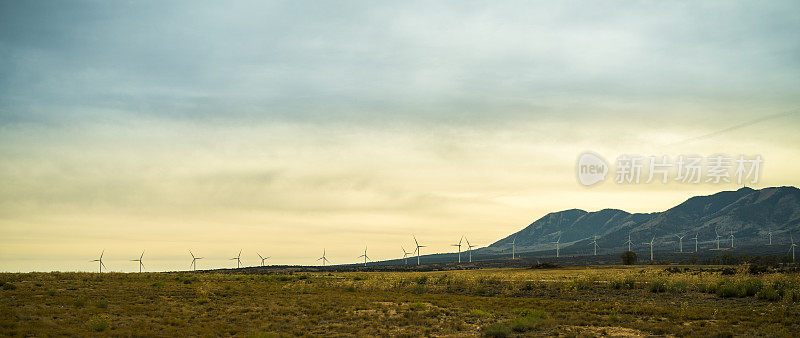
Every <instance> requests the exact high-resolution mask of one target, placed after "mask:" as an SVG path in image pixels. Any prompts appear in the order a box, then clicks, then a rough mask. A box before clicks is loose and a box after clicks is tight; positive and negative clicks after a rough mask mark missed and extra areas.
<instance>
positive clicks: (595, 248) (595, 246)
mask: <svg viewBox="0 0 800 338" xmlns="http://www.w3.org/2000/svg"><path fill="white" fill-rule="evenodd" d="M589 245H592V246H594V255H595V256H597V248H598V247H600V246H599V245H597V235H595V236H594V238H593V239H592V242H591V243H589Z"/></svg>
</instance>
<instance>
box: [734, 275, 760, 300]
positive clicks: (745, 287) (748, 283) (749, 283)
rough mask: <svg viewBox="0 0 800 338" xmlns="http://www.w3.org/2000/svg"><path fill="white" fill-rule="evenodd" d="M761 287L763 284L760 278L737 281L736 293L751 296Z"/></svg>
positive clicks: (740, 295) (741, 295)
mask: <svg viewBox="0 0 800 338" xmlns="http://www.w3.org/2000/svg"><path fill="white" fill-rule="evenodd" d="M763 287H764V284H763V283H762V282H761V280H760V279H756V278H751V279H748V280H745V281H742V282H740V283H739V285H738V290H737V295H738V296H739V297H752V296H755V295H756V294H757V293H758V292H759V291H761V289H762V288H763Z"/></svg>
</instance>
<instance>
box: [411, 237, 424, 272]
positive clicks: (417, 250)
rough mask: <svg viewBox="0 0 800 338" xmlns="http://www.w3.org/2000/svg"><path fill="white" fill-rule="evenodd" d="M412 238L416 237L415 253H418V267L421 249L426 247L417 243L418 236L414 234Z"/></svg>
mask: <svg viewBox="0 0 800 338" xmlns="http://www.w3.org/2000/svg"><path fill="white" fill-rule="evenodd" d="M411 236H412V237H414V245H416V246H417V249H416V250H414V251H415V252H416V253H417V265H419V254H420V250H419V248H424V247H425V246H424V245H419V242H417V236H415V235H414V234H412V235H411Z"/></svg>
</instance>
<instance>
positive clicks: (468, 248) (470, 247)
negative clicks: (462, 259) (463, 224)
mask: <svg viewBox="0 0 800 338" xmlns="http://www.w3.org/2000/svg"><path fill="white" fill-rule="evenodd" d="M464 240H466V241H467V252H468V253H469V262H470V263H472V248H474V247H476V246H477V245H472V244H469V239H467V237H466V236H464Z"/></svg>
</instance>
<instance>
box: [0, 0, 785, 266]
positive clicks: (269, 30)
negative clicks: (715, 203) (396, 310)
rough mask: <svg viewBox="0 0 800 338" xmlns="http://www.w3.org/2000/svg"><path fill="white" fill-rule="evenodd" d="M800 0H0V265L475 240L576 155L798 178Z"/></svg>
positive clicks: (664, 195) (618, 204)
mask: <svg viewBox="0 0 800 338" xmlns="http://www.w3.org/2000/svg"><path fill="white" fill-rule="evenodd" d="M798 12H800V3H798V2H797V1H769V2H756V1H709V2H702V3H698V2H694V1H674V2H647V1H641V2H639V1H553V2H531V1H520V2H515V1H509V2H501V3H498V2H496V1H424V2H423V1H419V2H417V1H403V2H396V1H393V2H390V1H313V2H312V1H285V2H283V1H280V2H279V1H258V2H247V1H233V2H211V1H170V2H168V3H159V2H126V3H123V2H109V1H60V2H48V1H24V2H12V1H4V2H0V159H2V160H0V271H11V272H16V271H52V270H59V271H94V270H95V269H96V268H97V267H96V264H95V263H91V262H89V261H90V260H92V259H95V258H97V256H99V254H100V252H101V251H102V250H105V254H104V261H105V263H106V265H107V266H108V268H109V269H111V270H112V271H126V272H130V271H135V270H137V263H136V262H131V261H130V260H131V259H135V258H138V256H139V254H140V253H141V252H142V251H143V250H144V251H145V256H144V264H145V268H146V269H147V270H150V271H165V270H181V269H187V268H188V267H189V263H190V262H191V257H190V256H189V253H188V250H190V249H191V250H192V251H193V252H195V253H196V254H197V255H199V256H203V257H205V259H203V260H202V261H200V263H198V268H216V267H230V266H232V265H235V263H233V264H232V261H230V260H228V259H229V258H231V257H234V256H236V254H237V253H238V252H239V250H243V252H242V260H243V263H244V264H245V265H256V264H258V263H259V259H258V257H257V253H260V254H261V255H263V256H271V258H270V260H268V261H267V263H272V264H316V259H317V258H318V257H320V256H321V254H322V251H323V249H325V251H326V253H327V258H328V259H329V260H331V261H332V262H333V263H335V264H343V263H353V262H356V261H357V259H356V257H357V256H358V255H360V254H361V253H363V249H364V247H365V246H367V247H368V250H369V251H368V255H369V256H370V257H371V258H373V259H375V260H382V259H392V258H397V257H400V256H402V251H401V246H404V247H405V249H406V250H411V249H410V247H411V246H412V244H413V239H412V234H415V235H416V237H417V238H418V239H419V240H420V242H421V244H424V245H427V247H426V248H425V249H424V250H426V251H423V254H424V253H435V252H449V251H451V249H452V247H450V244H453V243H457V242H458V240H459V238H460V237H461V236H462V235H466V237H467V238H468V239H469V240H470V242H471V243H473V244H477V245H480V246H483V245H488V244H491V243H492V242H494V241H496V240H497V239H500V238H503V237H505V236H507V235H508V234H510V233H513V232H515V231H518V230H520V229H522V228H523V227H525V226H526V225H528V224H530V223H531V222H533V221H534V220H536V219H538V218H540V217H542V216H544V215H546V214H547V213H549V212H554V211H559V210H565V209H572V208H579V209H584V210H588V211H594V210H600V209H604V208H617V209H623V210H626V211H629V212H655V211H663V210H665V209H667V208H669V207H671V206H674V205H676V204H678V203H680V202H682V201H684V200H685V199H687V198H689V197H691V196H694V195H706V194H711V193H714V192H718V191H721V190H733V189H737V188H739V187H740V186H741V185H739V184H737V182H735V181H734V182H730V183H719V184H712V183H701V184H684V183H680V182H674V181H671V182H669V183H667V184H661V183H660V182H652V183H650V184H644V183H642V184H617V183H615V182H614V181H613V176H614V172H613V170H612V172H611V174H610V177H609V178H608V180H607V181H605V182H602V183H601V184H598V185H595V186H591V187H586V186H583V185H581V184H580V183H579V182H578V180H577V179H576V176H577V174H576V159H577V158H578V157H579V156H580V155H581V154H582V153H584V152H587V151H591V152H594V153H596V154H599V155H601V156H602V157H603V158H604V159H605V160H606V161H607V162H608V164H609V165H612V166H613V164H614V162H615V160H616V159H617V158H618V157H619V156H621V155H623V154H638V155H643V156H659V157H660V156H669V157H670V158H672V159H674V158H676V157H677V156H679V155H684V154H685V155H700V156H712V155H714V154H727V155H730V156H732V157H738V156H739V155H745V156H748V157H750V156H755V155H760V156H761V157H762V158H763V160H764V162H763V164H762V166H761V170H760V176H759V180H758V182H757V183H751V184H748V186H751V187H754V188H763V187H768V186H782V185H791V186H799V185H800V177H798V176H797V174H796V173H797V167H798V164H800V162H799V161H798V158H800V148H799V147H798V145H800V136H798V133H797V130H800V128H798V127H800V104H799V103H800V37H799V36H798V34H797V32H798V31H800V16H797V15H796V13H798Z"/></svg>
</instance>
